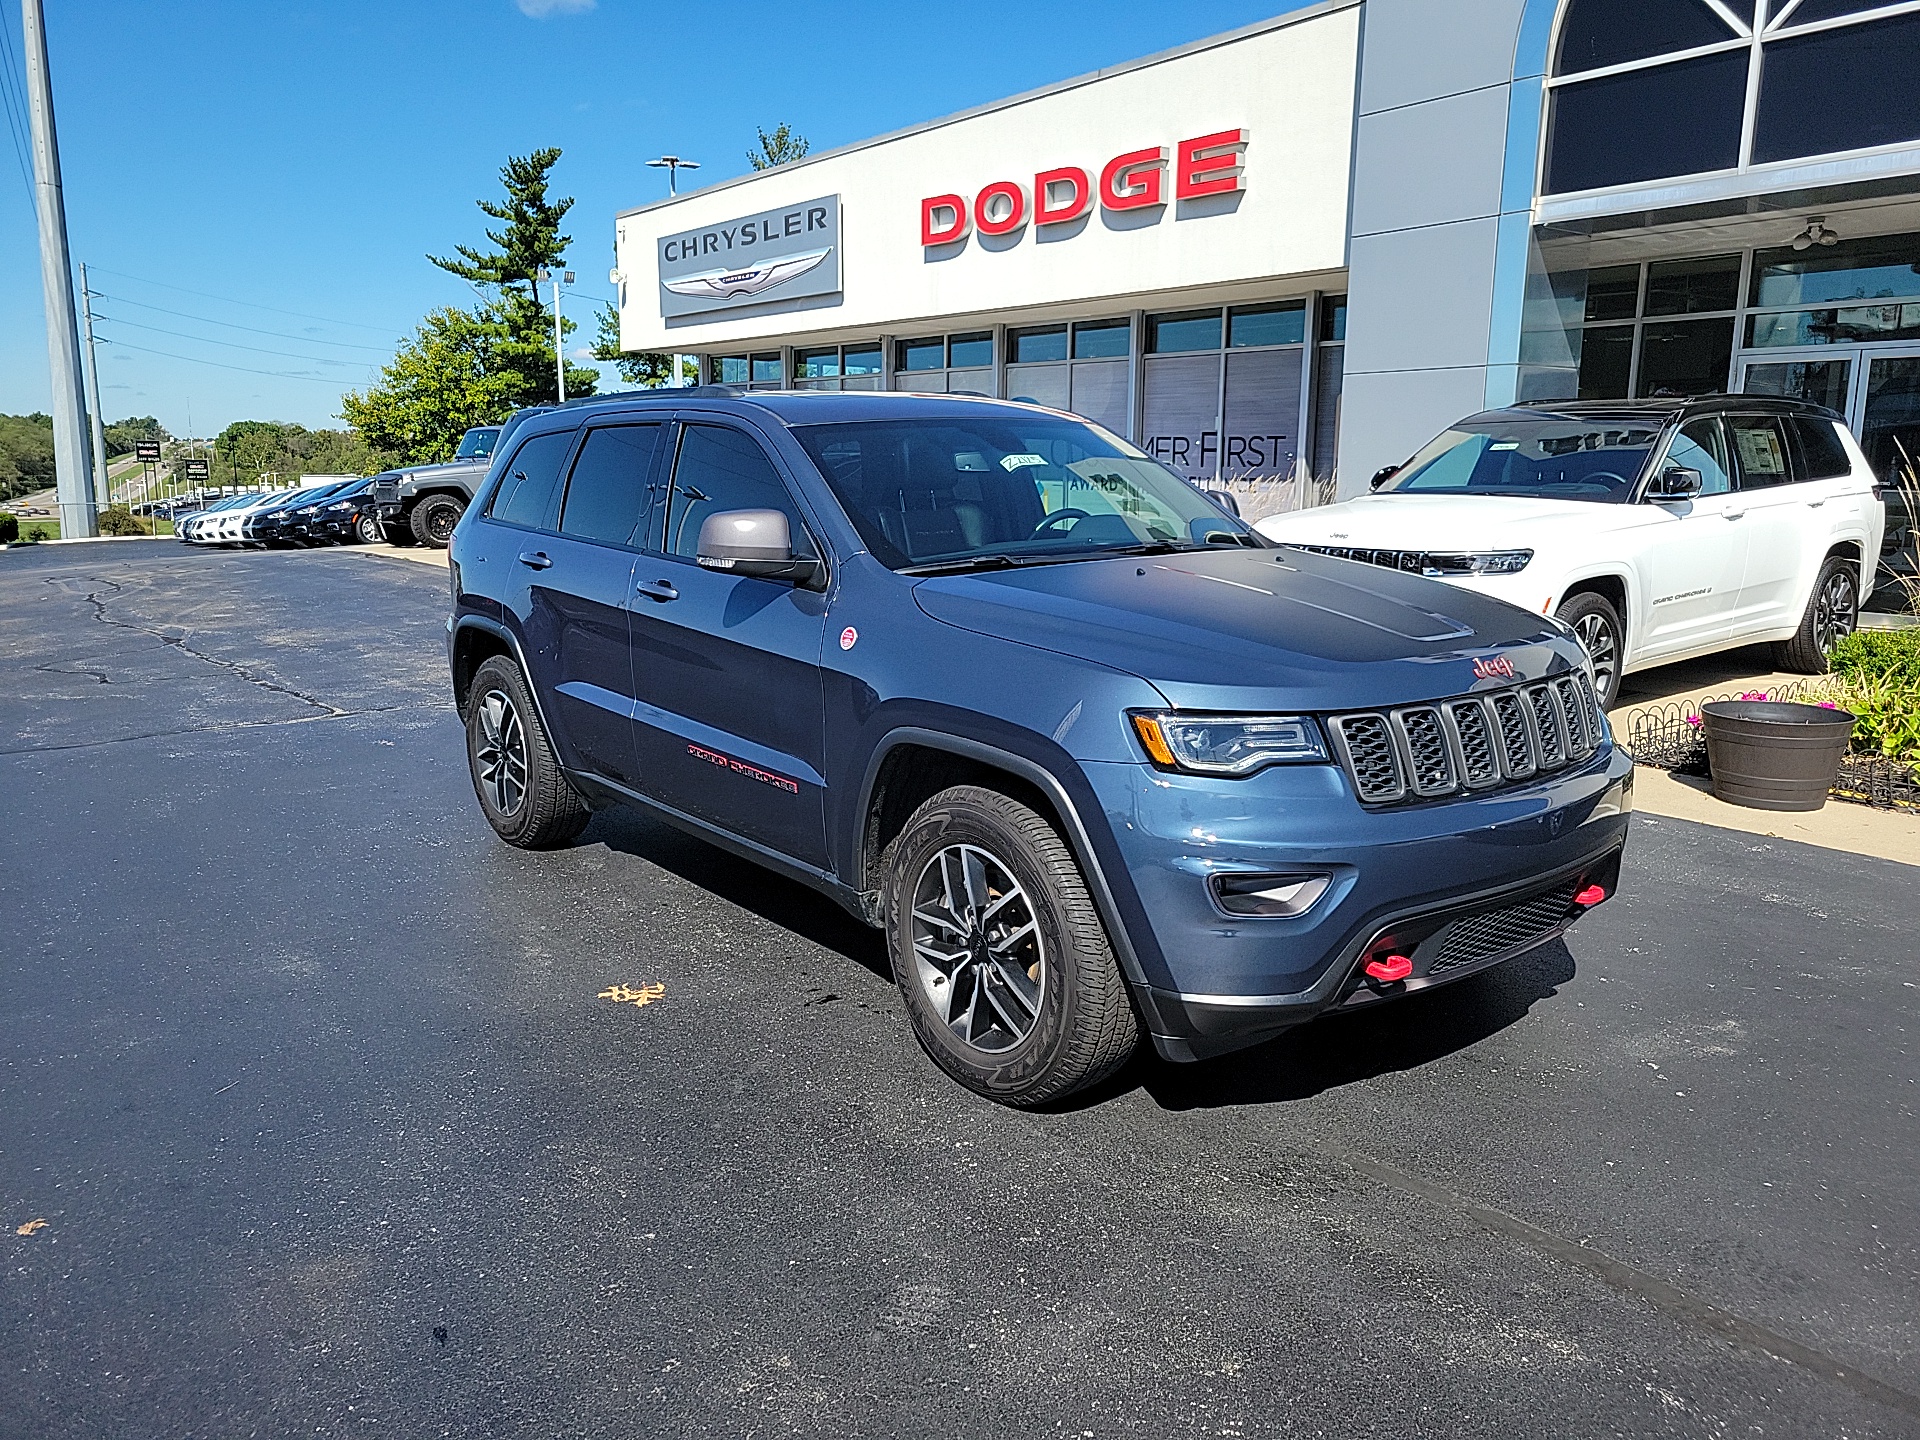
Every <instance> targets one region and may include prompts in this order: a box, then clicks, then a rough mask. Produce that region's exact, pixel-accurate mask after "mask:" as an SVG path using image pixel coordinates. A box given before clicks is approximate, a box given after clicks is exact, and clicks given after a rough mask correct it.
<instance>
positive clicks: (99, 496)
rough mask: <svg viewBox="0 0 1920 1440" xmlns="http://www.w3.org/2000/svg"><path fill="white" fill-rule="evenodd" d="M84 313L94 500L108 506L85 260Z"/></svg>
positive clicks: (109, 483) (110, 499)
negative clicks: (91, 433)
mask: <svg viewBox="0 0 1920 1440" xmlns="http://www.w3.org/2000/svg"><path fill="white" fill-rule="evenodd" d="M80 315H81V318H82V319H83V320H84V321H85V322H86V340H87V351H86V357H87V414H88V415H90V416H92V417H93V435H92V439H93V503H94V504H96V505H98V506H99V507H100V508H101V509H102V510H104V509H106V508H107V506H109V505H111V504H113V482H112V481H111V480H109V479H108V478H107V428H106V421H104V420H102V419H101V418H100V359H99V357H98V356H97V355H95V354H94V350H93V287H92V286H91V285H89V284H88V283H87V262H86V261H84V260H82V261H81V262H80ZM155 523H156V524H157V523H158V522H157V521H156V522H155Z"/></svg>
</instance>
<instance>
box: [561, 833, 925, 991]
mask: <svg viewBox="0 0 1920 1440" xmlns="http://www.w3.org/2000/svg"><path fill="white" fill-rule="evenodd" d="M581 840H582V843H586V844H591V843H592V842H594V841H595V840H598V841H600V842H601V843H602V844H604V845H606V846H607V848H608V849H610V850H618V851H620V852H621V853H622V854H624V855H632V856H635V857H636V858H638V859H641V860H645V861H647V862H649V863H650V864H654V865H658V866H659V867H660V868H661V869H662V870H665V871H668V872H669V873H670V874H673V875H677V876H679V877H680V878H681V879H682V880H685V881H687V882H688V883H689V884H692V885H698V886H699V887H700V888H701V889H703V890H706V891H708V892H709V893H711V894H713V895H717V896H719V897H720V898H721V899H722V900H726V901H729V902H731V903H732V904H735V905H738V906H739V907H740V908H741V909H743V910H750V911H752V912H753V913H754V914H755V915H758V916H759V917H760V918H761V919H763V920H770V921H772V922H773V923H774V924H775V925H778V926H781V927H782V928H783V929H787V930H791V931H793V933H794V934H796V935H799V936H801V937H802V938H804V939H807V940H811V941H812V942H813V943H814V944H816V945H820V946H824V947H825V948H826V949H828V950H831V951H833V952H834V953H835V954H838V955H844V956H845V957H846V958H847V959H849V960H851V961H853V962H854V964H856V965H859V966H861V967H862V968H863V969H866V970H870V971H872V972H873V974H875V975H876V976H878V977H879V978H880V979H881V980H884V981H885V982H886V983H887V984H888V985H891V984H892V983H893V967H892V966H891V965H890V964H888V962H887V946H886V941H885V940H884V939H883V938H882V937H881V934H880V932H879V931H878V930H875V929H872V928H871V927H869V926H866V925H863V924H861V923H860V922H859V921H858V920H856V919H854V917H853V916H851V915H849V914H848V913H847V912H846V911H845V910H842V909H841V908H840V907H839V906H838V905H836V904H834V902H833V901H831V900H829V899H827V897H826V896H824V895H821V894H818V893H817V892H815V891H813V890H809V889H808V888H807V887H806V886H804V885H802V884H800V883H799V882H798V881H795V880H789V879H787V878H786V877H785V876H783V875H775V874H774V873H772V872H771V871H769V870H767V869H765V868H763V867H761V866H759V865H756V864H754V863H753V862H752V861H751V860H742V859H740V858H739V857H738V856H735V855H732V854H729V853H728V852H727V851H725V850H722V849H721V848H720V847H719V846H717V845H709V844H708V843H707V842H706V841H704V840H699V839H695V838H694V837H693V836H691V835H688V834H686V833H685V832H684V831H681V830H676V829H675V828H674V827H673V826H671V825H669V824H667V823H666V822H665V821H661V820H655V819H652V818H651V817H650V816H647V815H644V814H642V813H641V812H639V811H637V810H633V809H630V808H629V807H627V806H624V805H619V806H614V807H611V808H609V809H606V810H601V811H598V812H596V813H595V815H594V817H593V822H592V824H591V825H590V826H589V827H588V829H587V830H586V832H585V833H584V834H583V835H582V836H581Z"/></svg>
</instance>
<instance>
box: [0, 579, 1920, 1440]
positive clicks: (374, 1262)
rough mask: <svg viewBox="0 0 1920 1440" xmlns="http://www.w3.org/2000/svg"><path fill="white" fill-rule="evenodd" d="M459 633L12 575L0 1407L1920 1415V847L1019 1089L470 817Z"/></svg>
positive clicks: (897, 1425)
mask: <svg viewBox="0 0 1920 1440" xmlns="http://www.w3.org/2000/svg"><path fill="white" fill-rule="evenodd" d="M445 610H446V594H445V579H444V577H443V576H442V575H440V574H439V573H438V572H437V570H436V569H434V568H432V567H426V566H413V565H400V564H395V563H393V562H392V561H391V560H388V559H385V558H382V557H378V556H372V555H366V554H355V553H351V552H342V551H328V552H310V553H266V554H209V553H193V552H184V551H173V550H167V549H163V548H162V547H158V546H152V545H143V544H140V543H138V542H130V543H122V544H101V545H91V546H85V547H80V546H75V547H60V548H57V549H48V548H41V549H37V550H34V551H15V552H11V553H9V554H6V555H4V556H0V749H3V750H5V751H6V752H7V753H6V754H5V755H4V756H0V821H3V823H0V875H4V876H5V877H6V882H7V890H6V893H7V894H8V896H9V912H10V913H9V917H8V936H7V944H6V946H5V950H4V958H0V980H3V982H4V984H5V986H6V993H7V995H8V1004H7V1006H6V1008H5V1013H4V1015H0V1092H3V1093H4V1096H5V1104H4V1106H3V1107H0V1220H4V1222H5V1223H4V1227H3V1228H0V1245H4V1247H5V1281H4V1283H0V1417H4V1418H0V1433H4V1434H6V1435H8V1436H12V1435H22V1436H26V1435H32V1436H35V1437H79V1436H83V1435H84V1436H90V1437H91V1436H134V1435H139V1436H143V1437H146V1436H186V1435H196V1436H198V1435H209V1436H211V1435H243V1434H255V1433H257V1434H262V1435H292V1434H296V1433H301V1434H316V1433H317V1434H325V1435H346V1434H384V1435H394V1436H415V1435H429V1434H432V1435H440V1434H450V1435H463V1436H464V1435H495V1434H504V1433H527V1434H537V1435H541V1436H596V1437H598V1436H605V1437H630V1436H633V1435H636V1434H648V1435H689V1436H692V1435H701V1436H708V1435H723V1434H724V1435H742V1436H745V1435H787V1434H808V1435H815V1434H817V1435H835V1436H841V1435H876V1436H878V1435H888V1436H891V1435H902V1434H928V1435H980V1436H1006V1435H1031V1436H1046V1435H1057V1434H1063V1435H1073V1436H1085V1435H1087V1434H1093V1435H1097V1436H1109V1435H1119V1434H1133V1435H1141V1436H1153V1437H1183V1436H1198V1435H1242V1436H1256V1435H1258V1436H1265V1435H1281V1434H1300V1435H1316V1434H1331V1435H1371V1436H1393V1435H1414V1434H1439V1433H1445V1434H1449V1435H1474V1436H1479V1435H1486V1436H1496V1435H1543V1434H1554V1435H1603V1434H1614V1433H1627V1434H1634V1435H1675V1436H1679V1435H1700V1434H1728V1435H1746V1434H1760V1433H1765V1434H1768V1435H1811V1434H1823V1435H1837V1434H1841V1433H1844V1434H1847V1435H1849V1436H1867V1435H1916V1434H1920V1398H1916V1397H1917V1396H1920V1223H1916V1222H1920V1186H1916V1184H1915V1183H1914V1182H1915V1170H1916V1156H1917V1155H1920V1122H1917V1121H1916V1108H1917V1106H1920V1086H1916V1081H1917V1080H1920V1063H1916V1062H1917V1059H1920V1057H1916V1054H1915V1043H1916V1038H1915V1037H1916V1034H1920V988H1916V987H1917V986H1920V961H1916V960H1915V959H1914V957H1913V953H1912V945H1911V938H1912V937H1911V909H1912V907H1911V897H1912V894H1913V888H1912V884H1913V876H1914V871H1913V870H1912V869H1911V868H1909V867H1905V866H1899V865H1893V864H1890V863H1886V862H1879V861H1871V860H1862V859H1856V858H1853V857H1848V856H1843V855H1839V854H1835V853H1832V852H1828V851H1821V850H1814V849H1811V848H1806V847H1800V846H1795V845H1792V844H1789V843H1784V842H1779V841H1768V840H1764V839H1760V838H1757V837H1754V836H1748V835H1740V834H1734V833H1730V832H1727V831H1721V830H1716V829H1712V828H1709V827H1705V826H1695V825H1690V824H1688V823H1686V822H1684V821H1677V820H1668V819H1660V818H1643V819H1642V820H1641V821H1640V822H1638V824H1637V830H1636V835H1635V838H1634V841H1633V843H1632V844H1631V846H1630V847H1629V851H1628V862H1627V868H1626V873H1625V876H1624V878H1623V884H1622V892H1621V897H1620V898H1619V899H1618V900H1616V901H1614V902H1613V903H1611V904H1609V905H1607V906H1605V907H1603V908H1602V909H1601V910H1600V911H1599V912H1598V913H1596V914H1595V915H1594V916H1592V917H1590V918H1589V919H1587V920H1586V921H1584V922H1582V924H1581V925H1580V926H1579V927H1577V928H1576V929H1575V930H1574V931H1573V932H1572V933H1571V935H1570V936H1569V938H1568V940H1567V942H1566V944H1565V945H1555V946H1552V947H1550V948H1548V949H1545V950H1542V951H1539V952H1536V953H1535V954H1534V955H1532V956H1531V957H1528V958H1525V959H1523V960H1520V961H1518V962H1514V963H1512V964H1509V965H1507V966H1505V967H1502V968H1501V969H1500V970H1499V971H1496V972H1494V973H1492V974H1490V975H1487V976H1485V977H1482V978H1479V979H1475V980H1469V981H1465V982H1462V983H1461V984H1459V985H1457V986H1454V987H1452V988H1450V989H1448V990H1446V991H1442V992H1439V993H1437V994H1435V995H1433V996H1430V997H1427V998H1425V999H1423V1000H1416V1001H1413V1002H1409V1003H1407V1004H1404V1005H1400V1006H1394V1007H1383V1008H1382V1009H1380V1010H1379V1011H1377V1012H1373V1013H1370V1014H1363V1015H1359V1016H1354V1017H1349V1018H1344V1019H1339V1020H1333V1021H1328V1022H1325V1023H1322V1024H1321V1025H1318V1026H1315V1027H1313V1028H1311V1029H1308V1030H1305V1031H1301V1032H1297V1033H1296V1034H1295V1035H1294V1036H1293V1037H1292V1038H1282V1039H1281V1040H1279V1041H1276V1042H1273V1043H1271V1044H1268V1045H1266V1046H1263V1047H1261V1048H1260V1049H1257V1050H1254V1051H1251V1052H1248V1053H1246V1054H1244V1055H1241V1056H1237V1057H1232V1058H1230V1059H1228V1060H1225V1061H1222V1062H1217V1063H1215V1064H1212V1065H1208V1066H1203V1067H1195V1068H1174V1067H1168V1066H1164V1065H1161V1064H1159V1063H1157V1062H1151V1061H1143V1062H1142V1063H1140V1064H1139V1065H1138V1066H1136V1067H1135V1068H1134V1069H1133V1070H1132V1071H1130V1072H1129V1073H1128V1074H1127V1075H1125V1076H1124V1077H1123V1078H1122V1080H1121V1082H1120V1083H1118V1084H1116V1085H1113V1086H1111V1087H1109V1088H1108V1089H1107V1090H1106V1091H1105V1092H1103V1093H1101V1094H1100V1095H1098V1096H1095V1097H1093V1099H1092V1101H1091V1103H1088V1104H1086V1105H1084V1106H1082V1107H1080V1108H1078V1109H1074V1110H1070V1111H1066V1112H1064V1113H1057V1114H1042V1115H1033V1114H1021V1113H1016V1112H1011V1111H1007V1110H1002V1109H999V1108H996V1107H995V1106H992V1105H990V1104H988V1103H986V1102H984V1101H982V1100H979V1099H977V1098H975V1097H974V1096H972V1095H970V1094H968V1093H966V1092H965V1091H962V1090H960V1089H958V1088H957V1087H955V1086H954V1085H952V1084H951V1083H950V1082H948V1081H947V1080H945V1079H944V1078H943V1077H942V1076H941V1075H940V1074H939V1073H938V1072H937V1071H936V1070H935V1069H934V1068H933V1066H932V1065H931V1064H930V1063H929V1062H928V1061H927V1060H926V1059H925V1058H924V1056H922V1055H921V1054H920V1053H919V1051H918V1050H917V1049H916V1048H915V1047H914V1045H913V1042H912V1040H911V1039H910V1036H909V1032H908V1030H907V1027H906V1025H905V1024H904V1023H903V1019H902V1017H901V1015H900V1014H899V1011H898V1006H897V1002H896V997H895V992H894V991H893V989H892V987H891V984H890V982H889V981H888V979H887V977H886V962H885V957H884V954H883V952H882V949H881V946H880V944H879V943H878V941H877V939H876V937H875V936H874V934H873V933H872V932H870V931H867V930H866V929H864V928H863V927H861V926H859V925H857V924H856V923H855V922H853V921H852V920H851V919H849V918H848V917H847V916H845V915H844V914H843V913H842V912H841V911H839V910H838V909H837V908H836V907H834V906H833V905H831V904H830V903H828V902H826V901H824V900H822V899H819V898H817V897H816V896H814V895H812V894H810V893H809V892H806V891H804V890H801V889H799V888H798V887H795V886H793V885H790V884H788V883H786V882H785V881H782V880H779V879H775V878H773V877H771V876H770V875H768V874H766V873H764V872H762V871H760V870H757V869H755V868H754V867H752V866H750V865H747V864H745V863H743V862H740V861H736V860H734V859H732V858H730V857H728V856H726V855H723V854H722V853H720V852H719V851H716V850H714V849H712V848H710V847H708V846H706V845H704V844H701V843H699V842H696V841H694V840H691V839H687V838H684V837H682V836H680V835H678V834H677V833H675V832H673V831H671V830H668V829H665V828H663V827H661V826H659V825H656V824H654V823H652V822H650V821H647V820H644V819H641V818H639V817H637V816H635V815H632V814H629V813H623V812H610V813H607V814H603V815H601V816H599V817H597V818H596V819H595V821H594V823H593V825H592V826H591V827H590V828H589V829H588V831H587V832H586V834H585V836H584V837H583V839H582V840H581V842H580V843H579V844H578V845H576V846H575V847H574V848H571V849H568V850H565V851H561V852H557V853H551V854H524V853H520V852H517V851H514V850H511V849H509V848H508V847H506V846H504V845H501V844H500V843H499V842H498V841H497V840H495V839H494V838H493V836H492V834H491V832H489V831H488V829H487V828H486V826H485V824H484V822H483V821H482V820H481V819H480V817H479V814H478V812H477V810H476V808H475V805H474V802H473V799H472V795H471V792H470V790H469V787H468V781H467V777H466V773H465V767H464V761H463V753H462V741H461V732H460V729H459V726H458V722H457V721H456V719H455V718H454V716H453V713H452V710H451V706H450V704H449V703H448V700H447V695H446V681H445V670H444V662H443V660H442V658H441V647H442V644H443V640H444V635H443V631H442V629H441V622H442V619H443V617H444V614H445ZM656 985H657V986H660V987H663V988H662V989H661V990H660V991H659V992H658V998H657V999H655V1000H653V1001H652V1002H651V1003H649V1004H646V1005H644V1006H642V1005H637V1004H634V1003H630V1002H622V1001H620V1000H619V999H617V998H610V997H608V996H607V994H606V992H609V991H612V992H613V995H614V996H616V997H617V996H618V995H620V994H621V993H622V992H621V991H619V990H617V989H615V987H619V986H626V987H629V993H632V994H635V995H638V994H651V993H653V992H652V991H650V990H649V989H648V987H651V986H656ZM39 1220H44V1221H45V1222H46V1223H45V1224H44V1225H43V1226H42V1225H34V1224H33V1222H35V1221H39ZM22 1227H25V1228H26V1229H27V1230H28V1231H30V1233H20V1231H21V1228H22ZM1769 1350H1771V1351H1772V1352H1773V1353H1772V1355H1769V1353H1767V1352H1768V1351H1769ZM1776 1357H1777V1358H1776Z"/></svg>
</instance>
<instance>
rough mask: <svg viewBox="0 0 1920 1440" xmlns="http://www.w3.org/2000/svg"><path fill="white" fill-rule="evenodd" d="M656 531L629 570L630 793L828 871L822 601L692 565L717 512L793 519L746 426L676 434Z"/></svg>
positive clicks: (788, 498) (785, 493)
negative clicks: (633, 787)
mask: <svg viewBox="0 0 1920 1440" xmlns="http://www.w3.org/2000/svg"><path fill="white" fill-rule="evenodd" d="M668 495H669V500H668V504H667V507H666V514H665V517H664V525H656V526H655V527H654V531H653V537H654V538H653V539H652V541H651V542H650V544H649V547H648V550H647V552H646V553H644V554H643V555H642V556H641V557H640V564H639V567H638V568H637V569H636V570H635V572H634V593H635V599H634V601H633V609H632V616H633V669H634V686H635V695H636V697H637V702H638V703H637V705H636V708H635V722H636V723H635V732H634V733H635V739H636V743H637V748H638V764H639V771H640V788H641V789H642V790H643V791H644V793H646V794H647V795H649V796H651V797H653V798H654V799H656V800H659V801H662V802H663V803H665V804H667V805H670V806H672V807H673V808H674V809H676V810H679V811H682V812H684V813H685V814H688V815H692V816H694V817H696V818H698V819H701V820H705V821H708V822H709V823H711V824H714V825H718V826H720V827H721V828H722V829H725V830H728V831H731V832H733V833H734V834H736V835H739V836H742V837H744V838H746V839H748V840H751V841H753V842H755V843H756V844H760V845H764V846H766V847H768V848H769V849H772V850H776V851H778V852H780V853H781V854H783V855H787V856H790V857H791V858H793V859H795V860H799V861H801V862H802V863H804V864H807V865H811V866H813V867H814V868H816V869H822V870H824V869H826V868H827V863H828V862H827V846H826V808H825V788H824V787H825V781H824V779H823V777H822V769H823V766H824V764H825V759H824V753H823V752H824V748H825V732H824V715H825V698H824V694H823V691H822V679H821V670H820V662H821V644H822V641H823V639H824V636H825V631H826V597H825V596H824V595H822V594H819V593H817V592H815V591H812V590H803V589H801V588H799V587H797V586H795V585H792V584H789V583H786V582H783V581H772V580H758V579H754V578H752V577H750V576H736V575H729V574H727V573H726V572H725V571H722V570H706V569H702V568H701V567H700V565H699V564H698V563H697V561H696V559H695V556H696V554H697V552H698V547H699V541H700V526H701V522H702V521H703V520H705V518H706V517H707V516H708V515H713V514H718V513H719V512H721V511H725V510H763V509H771V510H784V511H785V512H786V513H787V518H788V522H789V524H790V525H791V526H792V530H793V534H794V536H795V538H796V541H799V539H800V537H802V536H804V535H805V533H806V529H805V524H804V521H803V519H802V513H803V512H802V511H801V509H800V507H799V505H798V504H797V503H796V501H795V500H794V498H793V495H792V493H791V492H790V491H789V489H788V487H787V484H786V482H785V481H784V480H783V479H782V478H781V476H780V473H779V471H778V469H777V468H776V466H775V464H774V462H773V460H772V458H771V457H770V456H769V455H768V454H767V452H766V450H765V448H764V447H763V446H762V445H761V443H760V441H759V440H758V439H757V438H756V437H755V436H754V435H753V434H751V433H750V432H749V431H747V430H745V429H743V428H738V427H735V426H731V425H725V424H721V423H718V422H713V423H709V422H707V421H704V420H703V421H699V422H697V423H687V424H683V425H682V426H681V427H680V433H679V437H678V445H677V453H676V455H675V457H674V462H673V472H672V480H671V483H670V485H669V487H668Z"/></svg>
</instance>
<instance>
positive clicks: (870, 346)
mask: <svg viewBox="0 0 1920 1440" xmlns="http://www.w3.org/2000/svg"><path fill="white" fill-rule="evenodd" d="M881 358H882V357H881V352H880V347H879V346H878V345H877V344H875V343H874V342H873V341H871V340H867V341H861V342H858V343H855V344H852V345H845V346H842V345H810V346H808V347H807V348H806V349H804V350H796V351H794V352H793V385H794V388H795V389H796V390H878V389H879V388H880V374H881V367H880V361H881Z"/></svg>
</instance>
